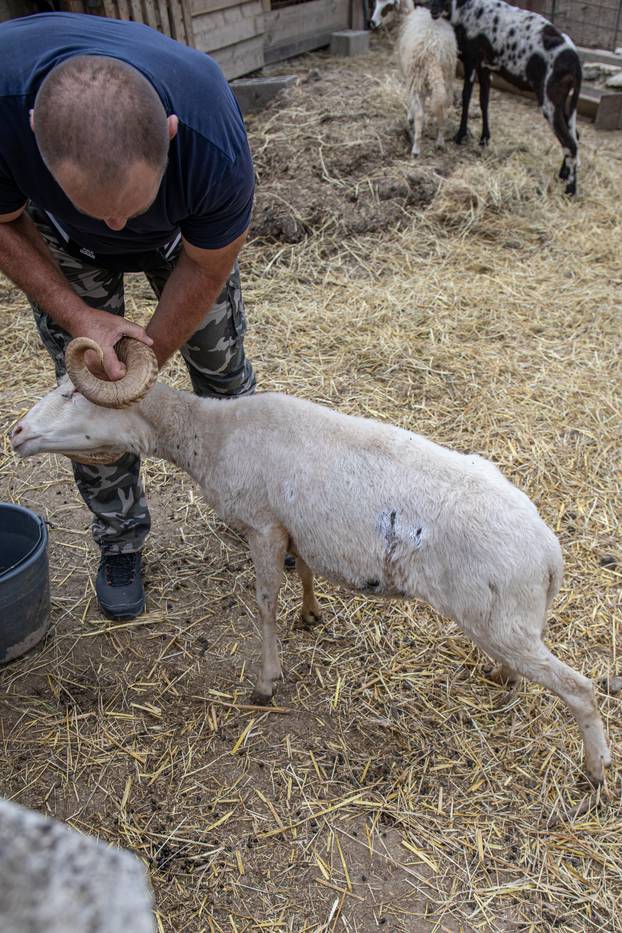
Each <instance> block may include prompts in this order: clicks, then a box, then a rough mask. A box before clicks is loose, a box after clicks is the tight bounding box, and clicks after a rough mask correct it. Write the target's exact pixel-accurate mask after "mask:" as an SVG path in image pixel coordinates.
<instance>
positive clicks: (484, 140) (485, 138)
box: [479, 136, 490, 149]
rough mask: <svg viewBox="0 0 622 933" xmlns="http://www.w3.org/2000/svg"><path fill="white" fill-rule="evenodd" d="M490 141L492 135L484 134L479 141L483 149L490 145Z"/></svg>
mask: <svg viewBox="0 0 622 933" xmlns="http://www.w3.org/2000/svg"><path fill="white" fill-rule="evenodd" d="M489 142H490V136H482V138H481V139H480V141H479V144H480V146H481V147H482V149H485V148H486V147H487V146H488V144H489Z"/></svg>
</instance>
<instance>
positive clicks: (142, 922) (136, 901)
mask: <svg viewBox="0 0 622 933" xmlns="http://www.w3.org/2000/svg"><path fill="white" fill-rule="evenodd" d="M0 878H2V883H1V884H0V930H2V931H4V933H9V931H10V933H121V931H123V933H130V931H131V933H154V931H155V924H154V919H153V914H152V907H153V897H152V893H151V888H150V886H149V882H148V880H147V876H146V873H145V869H144V868H143V866H142V864H141V862H140V861H139V860H138V859H137V858H136V857H135V856H134V855H132V854H131V853H130V852H126V851H125V850H124V849H113V848H112V847H111V846H108V845H105V844H104V843H102V842H98V841H97V840H96V839H93V838H91V837H89V836H83V835H82V834H81V833H78V832H76V831H75V830H73V829H71V828H70V827H69V826H66V825H65V824H64V823H60V822H58V821H57V820H51V819H48V818H47V817H44V816H41V815H40V814H39V813H35V812H34V811H32V810H26V809H24V808H23V807H19V806H17V805H16V804H14V803H10V802H9V801H8V800H0Z"/></svg>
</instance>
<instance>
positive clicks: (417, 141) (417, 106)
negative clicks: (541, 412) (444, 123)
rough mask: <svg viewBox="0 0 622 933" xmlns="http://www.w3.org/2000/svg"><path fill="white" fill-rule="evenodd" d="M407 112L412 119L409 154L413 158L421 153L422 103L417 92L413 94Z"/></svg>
mask: <svg viewBox="0 0 622 933" xmlns="http://www.w3.org/2000/svg"><path fill="white" fill-rule="evenodd" d="M409 113H410V114H412V120H413V124H412V127H413V145H412V149H411V150H410V154H411V156H412V157H413V158H414V159H415V158H417V156H418V155H420V154H421V134H422V132H423V104H422V102H421V98H420V97H419V95H418V94H413V98H412V101H411V104H410V111H409Z"/></svg>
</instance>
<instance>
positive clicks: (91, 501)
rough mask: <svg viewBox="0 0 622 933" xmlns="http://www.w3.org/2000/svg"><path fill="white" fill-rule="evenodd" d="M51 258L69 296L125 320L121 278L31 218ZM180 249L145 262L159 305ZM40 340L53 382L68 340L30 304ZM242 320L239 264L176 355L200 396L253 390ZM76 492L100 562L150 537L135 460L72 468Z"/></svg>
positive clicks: (62, 370) (128, 457)
mask: <svg viewBox="0 0 622 933" xmlns="http://www.w3.org/2000/svg"><path fill="white" fill-rule="evenodd" d="M30 215H31V217H32V219H33V220H34V222H35V223H36V225H37V227H38V229H39V232H40V234H41V235H42V237H43V239H44V240H45V242H46V244H47V246H48V249H49V250H50V252H51V253H52V256H53V257H54V259H55V260H56V262H57V263H58V265H59V266H60V268H61V270H62V272H63V274H64V275H65V277H66V279H67V280H68V281H69V283H70V285H71V287H72V288H73V290H74V291H75V292H76V293H77V294H78V295H79V296H80V297H81V298H82V299H84V301H85V302H86V304H88V305H89V306H90V307H91V308H96V309H98V310H102V311H109V312H110V313H112V314H120V315H123V314H124V313H125V302H124V293H123V272H119V271H111V270H110V269H105V268H100V267H98V266H95V265H93V264H92V263H90V262H88V261H87V260H82V259H78V258H76V257H75V256H74V255H70V254H69V253H68V252H67V251H66V250H65V249H64V248H63V247H64V243H63V239H62V236H61V234H60V233H59V232H58V231H57V230H56V229H55V228H54V227H53V226H52V225H51V223H50V222H49V221H48V218H47V217H46V215H44V214H41V213H39V212H38V211H36V210H34V209H33V210H31V211H30ZM180 248H181V247H180V245H178V246H177V247H176V248H175V249H174V250H173V251H172V252H171V254H170V255H168V254H166V252H165V251H164V250H162V251H157V252H153V253H150V254H149V261H148V262H147V263H145V268H144V269H143V270H142V271H144V272H145V275H146V277H147V280H148V281H149V284H150V285H151V288H152V289H153V291H154V293H155V295H156V297H158V298H159V296H160V294H161V293H162V290H163V289H164V286H165V284H166V281H167V279H168V277H169V275H170V274H171V272H172V271H173V269H174V268H175V263H176V260H177V257H178V256H179V250H180ZM30 304H31V307H32V310H33V313H34V316H35V321H36V324H37V327H38V329H39V334H40V335H41V339H42V340H43V343H44V345H45V347H46V349H47V351H48V352H49V354H50V356H51V357H52V359H53V360H54V365H55V367H56V378H57V379H60V377H61V376H62V375H64V373H65V359H64V354H65V347H66V346H67V344H68V342H69V341H70V340H71V337H70V335H69V334H67V333H66V332H65V331H64V330H62V329H61V328H60V327H59V326H58V325H57V324H55V323H54V321H53V320H52V319H51V318H50V317H48V315H47V314H45V313H44V312H43V311H42V310H41V309H40V308H39V307H38V306H37V304H36V303H35V302H34V301H32V300H30ZM245 331H246V315H245V311H244V302H243V300H242V290H241V287H240V272H239V269H238V265H237V263H236V264H235V266H234V268H233V271H232V273H231V275H230V277H229V279H228V281H227V283H226V285H225V287H224V289H223V291H222V293H221V294H220V295H219V297H218V299H217V301H216V302H215V303H214V305H213V306H212V308H211V309H206V314H205V318H204V319H203V322H202V324H201V327H200V328H199V329H198V331H197V332H196V333H195V334H194V335H193V336H192V337H191V338H190V340H188V342H187V343H186V344H185V345H184V346H183V347H182V348H181V354H182V356H183V358H184V361H185V363H186V366H187V367H188V372H189V374H190V379H191V381H192V386H193V389H194V391H195V393H196V394H197V395H200V396H212V397H223V396H225V397H226V396H236V395H245V394H247V393H250V392H253V391H254V389H255V376H254V373H253V368H252V366H251V364H250V363H249V361H248V360H247V359H246V357H245V355H244V333H245ZM73 472H74V476H75V479H76V482H77V484H78V489H79V490H80V493H81V495H82V498H83V499H84V501H85V502H86V504H87V506H88V507H89V509H90V510H91V512H92V513H93V516H94V517H93V526H92V527H93V537H94V538H95V541H96V543H97V544H98V545H99V547H100V548H101V550H102V552H103V553H105V554H121V553H130V552H133V551H139V550H140V549H141V548H142V546H143V544H144V542H145V538H146V537H147V535H148V533H149V528H150V526H151V519H150V516H149V509H148V507H147V501H146V499H145V494H144V491H143V487H142V484H141V482H140V476H139V473H140V459H139V458H138V457H136V456H135V455H134V454H125V455H124V456H123V457H121V459H120V460H117V462H116V463H112V464H110V465H107V464H102V465H99V466H90V465H89V466H87V465H86V464H81V463H75V462H74V463H73Z"/></svg>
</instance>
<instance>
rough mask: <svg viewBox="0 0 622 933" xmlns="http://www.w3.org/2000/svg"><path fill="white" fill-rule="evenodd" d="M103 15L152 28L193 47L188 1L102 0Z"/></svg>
mask: <svg viewBox="0 0 622 933" xmlns="http://www.w3.org/2000/svg"><path fill="white" fill-rule="evenodd" d="M103 11H104V14H105V15H106V16H108V17H111V18H112V19H129V20H132V21H133V22H135V23H145V24H146V25H147V26H152V27H153V29H157V30H158V31H159V32H163V33H164V35H165V36H170V37H171V38H172V39H178V40H179V42H185V43H186V45H190V46H193V45H194V39H193V33H192V19H191V15H190V4H189V0H103Z"/></svg>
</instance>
